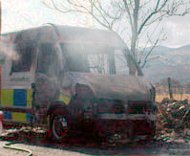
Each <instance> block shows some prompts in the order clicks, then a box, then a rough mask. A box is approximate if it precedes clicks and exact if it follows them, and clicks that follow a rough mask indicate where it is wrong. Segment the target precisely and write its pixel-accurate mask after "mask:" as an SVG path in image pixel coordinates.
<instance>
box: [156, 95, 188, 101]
mask: <svg viewBox="0 0 190 156" xmlns="http://www.w3.org/2000/svg"><path fill="white" fill-rule="evenodd" d="M173 97H174V99H175V100H185V99H188V100H190V94H173ZM164 98H169V95H167V94H157V95H156V102H161V101H162V100H163V99H164Z"/></svg>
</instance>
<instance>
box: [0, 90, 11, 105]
mask: <svg viewBox="0 0 190 156" xmlns="http://www.w3.org/2000/svg"><path fill="white" fill-rule="evenodd" d="M13 95H14V90H13V89H2V94H1V106H13V102H14V101H13Z"/></svg>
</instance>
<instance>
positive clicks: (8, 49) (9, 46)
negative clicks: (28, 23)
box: [0, 36, 19, 60]
mask: <svg viewBox="0 0 190 156" xmlns="http://www.w3.org/2000/svg"><path fill="white" fill-rule="evenodd" d="M15 47H16V45H15V44H14V43H12V42H11V41H10V40H9V39H7V38H6V37H3V36H1V37H0V55H2V56H5V57H8V58H9V59H12V60H18V59H19V55H18V53H17V51H16V50H15Z"/></svg>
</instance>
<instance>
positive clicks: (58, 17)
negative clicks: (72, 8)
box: [2, 0, 190, 47]
mask: <svg viewBox="0 0 190 156" xmlns="http://www.w3.org/2000/svg"><path fill="white" fill-rule="evenodd" d="M42 1H44V0H2V32H3V33H6V32H11V31H16V30H21V29H27V28H30V27H38V26H41V25H44V24H46V23H54V24H60V25H73V26H76V25H79V26H82V25H81V24H80V23H82V22H81V21H80V20H81V19H80V18H78V17H77V16H71V15H69V14H62V13H59V12H57V11H55V10H51V9H49V8H47V7H46V6H45V5H44V4H43V3H42ZM162 27H163V28H164V31H165V33H166V36H167V38H166V39H165V40H164V41H162V42H161V44H162V45H163V46H168V47H180V46H183V45H187V44H190V15H187V16H184V17H171V18H167V19H165V20H164V21H163V22H162Z"/></svg>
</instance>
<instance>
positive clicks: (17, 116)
mask: <svg viewBox="0 0 190 156" xmlns="http://www.w3.org/2000/svg"><path fill="white" fill-rule="evenodd" d="M12 120H13V121H18V122H26V121H27V119H26V113H17V112H13V113H12Z"/></svg>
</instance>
